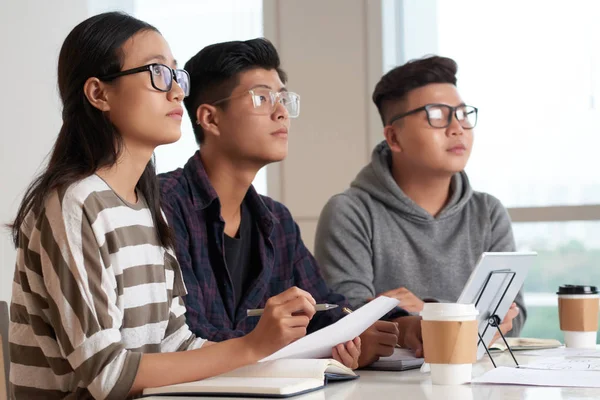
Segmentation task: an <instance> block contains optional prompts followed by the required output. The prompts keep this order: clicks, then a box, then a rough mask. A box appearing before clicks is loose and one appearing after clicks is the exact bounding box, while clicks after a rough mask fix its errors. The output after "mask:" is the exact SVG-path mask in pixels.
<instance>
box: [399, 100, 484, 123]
mask: <svg viewBox="0 0 600 400" xmlns="http://www.w3.org/2000/svg"><path fill="white" fill-rule="evenodd" d="M421 111H425V112H426V113H427V122H429V125H430V126H431V127H433V128H447V127H449V126H450V124H451V123H452V116H455V117H456V120H457V121H458V123H459V124H460V126H462V127H463V128H464V129H473V128H475V125H477V107H473V106H468V105H465V104H461V105H459V106H456V107H452V106H449V105H448V104H436V103H434V104H426V105H424V106H423V107H419V108H415V109H414V110H411V111H408V112H405V113H404V114H400V115H396V116H394V117H392V119H390V122H389V123H388V125H392V124H393V123H394V122H396V121H398V120H399V119H402V118H404V117H407V116H409V115H412V114H416V113H418V112H421Z"/></svg>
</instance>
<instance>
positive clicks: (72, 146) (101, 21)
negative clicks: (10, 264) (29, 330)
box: [10, 12, 173, 247]
mask: <svg viewBox="0 0 600 400" xmlns="http://www.w3.org/2000/svg"><path fill="white" fill-rule="evenodd" d="M148 30H152V31H155V32H158V30H157V29H156V28H155V27H153V26H152V25H150V24H148V23H146V22H144V21H140V20H138V19H136V18H134V17H132V16H130V15H127V14H124V13H120V12H109V13H104V14H99V15H95V16H93V17H91V18H88V19H86V20H85V21H83V22H82V23H80V24H79V25H77V26H76V27H75V28H73V30H72V31H71V33H69V35H68V36H67V38H66V39H65V42H64V43H63V45H62V48H61V50H60V55H59V58H58V89H59V92H60V98H61V101H62V103H63V111H62V120H63V124H62V127H61V129H60V132H59V134H58V138H57V139H56V143H55V144H54V148H53V149H52V152H51V155H50V159H49V161H48V166H47V167H46V168H45V170H44V171H43V172H42V173H41V174H40V175H38V176H37V178H36V179H35V180H34V181H33V182H32V183H31V185H30V186H29V188H28V189H27V191H26V192H25V196H24V197H23V201H22V202H21V205H20V206H19V211H18V212H17V216H16V218H15V220H14V222H13V223H12V224H11V225H10V229H11V230H12V237H13V241H14V243H15V246H18V240H19V230H20V228H21V225H22V224H23V222H24V221H25V217H26V216H27V214H28V213H29V212H30V211H32V210H33V212H34V213H37V212H39V210H40V209H41V208H42V206H43V204H44V201H45V199H46V196H47V195H48V193H50V192H51V191H52V190H54V189H57V188H59V187H65V186H68V185H70V184H72V183H74V182H76V181H78V180H81V179H83V178H86V177H88V176H90V175H92V174H93V173H95V172H96V171H97V170H98V169H99V168H102V167H110V166H112V165H114V164H115V163H116V161H117V159H118V158H119V155H120V154H121V151H122V150H123V140H122V138H121V136H120V135H119V133H118V132H117V130H116V128H115V127H114V125H113V124H112V123H111V122H110V121H109V120H108V118H107V117H106V116H105V115H104V114H103V113H102V111H100V110H98V109H97V108H96V107H94V106H92V105H91V104H90V103H89V101H88V100H87V98H86V97H85V95H84V92H83V86H84V83H85V82H86V81H87V79H89V78H90V77H94V76H96V77H97V76H102V75H107V74H111V73H114V72H119V71H120V70H121V67H122V64H123V52H122V45H123V44H124V43H125V42H126V41H127V40H128V39H129V38H131V37H132V36H133V35H135V34H136V33H138V32H141V31H148ZM136 187H137V189H138V190H139V191H140V192H141V193H142V194H143V195H144V197H145V198H146V201H147V203H148V207H149V208H150V213H151V214H152V219H153V220H154V225H155V226H156V229H157V231H158V239H159V241H160V243H161V244H162V245H163V246H164V247H172V243H173V239H172V235H171V231H170V229H169V227H168V225H167V223H166V222H165V220H164V218H163V216H162V213H161V211H160V194H159V190H158V183H157V180H156V171H155V167H154V161H153V160H150V161H149V162H148V165H146V169H145V170H144V172H143V174H142V176H141V177H140V180H139V181H138V183H137V186H136Z"/></svg>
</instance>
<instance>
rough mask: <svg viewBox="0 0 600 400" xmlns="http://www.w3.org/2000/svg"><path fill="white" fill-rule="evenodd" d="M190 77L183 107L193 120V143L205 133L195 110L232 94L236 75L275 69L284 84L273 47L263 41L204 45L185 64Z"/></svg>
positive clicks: (284, 79) (283, 76)
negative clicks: (197, 122) (257, 70)
mask: <svg viewBox="0 0 600 400" xmlns="http://www.w3.org/2000/svg"><path fill="white" fill-rule="evenodd" d="M184 68H185V70H186V71H187V72H188V73H189V74H190V84H191V85H190V95H189V96H188V97H186V98H185V99H184V104H185V108H186V109H187V112H188V115H189V116H190V118H191V119H192V125H193V126H194V136H196V142H197V143H198V144H202V142H203V141H204V130H203V129H202V127H201V126H200V125H198V124H196V121H195V118H196V110H197V109H198V107H199V106H200V105H202V104H210V103H214V102H215V101H218V100H221V99H224V98H226V97H228V96H230V95H231V92H232V91H233V89H235V87H236V86H237V85H238V84H239V74H240V73H241V72H245V71H248V70H251V69H256V68H263V69H266V70H273V69H274V70H276V71H277V74H278V75H279V79H281V81H282V82H283V83H286V82H287V75H286V73H285V72H284V71H283V70H282V69H281V68H280V61H279V54H277V50H276V49H275V46H273V44H272V43H271V42H270V41H268V40H267V39H264V38H258V39H252V40H246V41H234V42H224V43H216V44H212V45H210V46H206V47H205V48H203V49H202V50H200V51H199V52H198V54H196V55H195V56H194V57H192V58H191V59H190V60H189V61H188V62H186V63H185V66H184Z"/></svg>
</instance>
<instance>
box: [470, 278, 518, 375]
mask: <svg viewBox="0 0 600 400" xmlns="http://www.w3.org/2000/svg"><path fill="white" fill-rule="evenodd" d="M492 275H510V281H509V282H508V285H506V288H505V289H504V292H503V293H502V296H501V297H500V300H498V303H497V304H496V306H495V307H494V311H493V312H492V313H491V315H490V316H489V317H487V318H488V320H487V326H486V327H485V329H484V330H483V334H484V335H485V333H486V332H487V330H488V328H489V327H492V328H496V329H497V330H498V333H499V334H500V337H501V338H502V340H503V341H504V344H505V345H506V349H507V350H508V352H509V353H510V355H511V357H512V359H513V361H514V362H515V364H516V366H517V368H518V367H519V363H518V362H517V359H516V358H515V355H514V354H513V352H512V349H511V348H510V346H509V345H508V342H507V341H506V338H505V337H504V334H503V333H502V331H501V330H500V322H501V319H500V317H499V316H498V315H497V314H496V312H497V311H498V307H500V304H501V303H502V300H503V299H504V296H506V292H507V291H508V288H510V285H511V284H512V282H513V280H514V279H515V275H516V272H514V271H492V272H490V274H489V275H488V277H487V279H486V281H485V283H484V284H483V288H481V292H480V293H479V297H477V301H476V302H475V308H477V305H478V304H479V300H481V297H482V296H483V293H484V292H485V289H486V288H487V285H488V282H489V281H490V279H492ZM477 335H478V336H479V342H477V345H478V346H479V344H480V343H481V344H483V347H484V348H485V352H486V353H487V355H488V357H489V358H490V360H491V361H492V365H494V368H496V367H497V366H496V362H495V361H494V359H493V358H492V355H491V354H490V350H489V348H488V346H487V344H486V343H485V342H484V341H483V335H482V334H481V333H479V329H477Z"/></svg>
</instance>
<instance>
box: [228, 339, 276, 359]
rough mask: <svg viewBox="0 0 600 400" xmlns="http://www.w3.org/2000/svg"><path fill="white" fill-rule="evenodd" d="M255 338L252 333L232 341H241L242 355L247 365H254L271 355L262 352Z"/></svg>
mask: <svg viewBox="0 0 600 400" xmlns="http://www.w3.org/2000/svg"><path fill="white" fill-rule="evenodd" d="M253 336H254V335H253V332H250V333H249V334H247V335H246V336H243V337H241V338H237V339H231V340H239V341H240V344H241V350H242V354H243V357H244V359H245V361H246V363H247V364H254V363H256V362H258V361H260V360H262V359H263V358H265V357H267V356H268V355H269V354H265V352H264V351H261V348H260V346H259V344H258V343H256V341H255V340H254V337H253Z"/></svg>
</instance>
